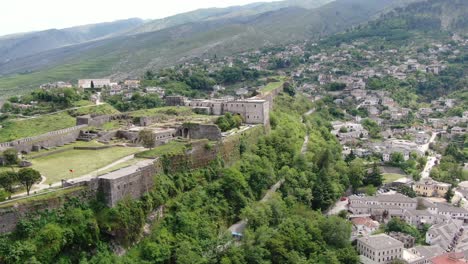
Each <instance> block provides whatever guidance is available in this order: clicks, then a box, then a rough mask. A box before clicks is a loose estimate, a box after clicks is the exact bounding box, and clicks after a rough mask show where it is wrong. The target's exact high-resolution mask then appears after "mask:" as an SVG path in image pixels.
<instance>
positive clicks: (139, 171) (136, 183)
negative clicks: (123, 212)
mask: <svg viewBox="0 0 468 264" xmlns="http://www.w3.org/2000/svg"><path fill="white" fill-rule="evenodd" d="M157 172H158V170H157V167H156V166H155V164H154V163H153V162H152V161H149V164H148V162H146V165H145V166H144V167H140V166H139V165H134V166H130V167H127V168H123V169H121V170H119V171H116V172H113V173H109V174H107V175H104V176H101V177H100V178H99V191H100V192H101V193H102V194H103V195H104V200H105V202H106V204H107V205H108V206H109V207H114V206H115V205H117V203H118V202H119V201H121V200H122V199H124V198H125V197H130V198H132V199H138V198H140V197H141V196H142V195H143V194H144V193H146V192H148V191H149V190H151V189H152V188H153V185H154V181H153V177H154V175H155V174H156V173H157Z"/></svg>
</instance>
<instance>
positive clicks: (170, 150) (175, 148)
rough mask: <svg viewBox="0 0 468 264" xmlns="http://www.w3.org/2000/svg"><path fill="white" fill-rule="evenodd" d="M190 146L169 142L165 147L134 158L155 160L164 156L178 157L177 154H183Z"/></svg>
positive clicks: (145, 152) (175, 141)
mask: <svg viewBox="0 0 468 264" xmlns="http://www.w3.org/2000/svg"><path fill="white" fill-rule="evenodd" d="M189 145H190V144H187V143H186V142H182V141H177V140H174V141H171V142H169V143H167V144H165V145H162V146H159V147H155V148H153V149H151V150H147V151H143V152H141V153H138V154H137V155H136V156H137V157H138V158H147V159H149V158H157V157H160V156H162V155H164V154H167V155H179V154H184V153H185V150H186V149H187V147H188V146H189Z"/></svg>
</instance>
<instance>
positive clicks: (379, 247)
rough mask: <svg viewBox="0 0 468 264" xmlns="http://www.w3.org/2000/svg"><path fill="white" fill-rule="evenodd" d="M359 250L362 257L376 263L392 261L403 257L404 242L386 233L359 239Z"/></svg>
mask: <svg viewBox="0 0 468 264" xmlns="http://www.w3.org/2000/svg"><path fill="white" fill-rule="evenodd" d="M357 250H358V252H359V254H360V255H361V257H362V258H364V259H369V260H371V261H372V262H374V263H391V262H392V261H394V260H397V259H401V258H402V251H403V243H402V242H400V241H398V240H396V239H394V238H393V237H390V236H388V235H386V234H378V235H373V236H367V237H361V238H358V239H357Z"/></svg>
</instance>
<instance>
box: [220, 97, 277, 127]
mask: <svg viewBox="0 0 468 264" xmlns="http://www.w3.org/2000/svg"><path fill="white" fill-rule="evenodd" d="M269 105H270V104H269V102H268V101H265V100H239V101H232V102H227V103H225V104H224V111H225V112H229V113H233V114H239V115H241V116H242V118H243V119H244V122H245V123H247V124H264V125H266V124H268V123H269V122H270V121H269V120H270V119H269V110H270V106H269Z"/></svg>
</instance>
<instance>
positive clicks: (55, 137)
mask: <svg viewBox="0 0 468 264" xmlns="http://www.w3.org/2000/svg"><path fill="white" fill-rule="evenodd" d="M87 126H88V125H78V126H74V127H69V128H65V129H61V130H57V131H52V132H48V133H45V134H42V135H39V136H35V137H28V138H22V139H18V140H15V141H11V142H5V143H0V151H4V150H6V149H9V148H15V149H17V150H18V151H20V152H25V153H29V152H31V151H33V150H38V149H40V148H44V147H45V148H50V147H56V146H63V145H65V144H68V143H71V142H74V141H76V139H77V138H78V136H79V135H80V131H81V130H82V129H84V128H86V127H87Z"/></svg>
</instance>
